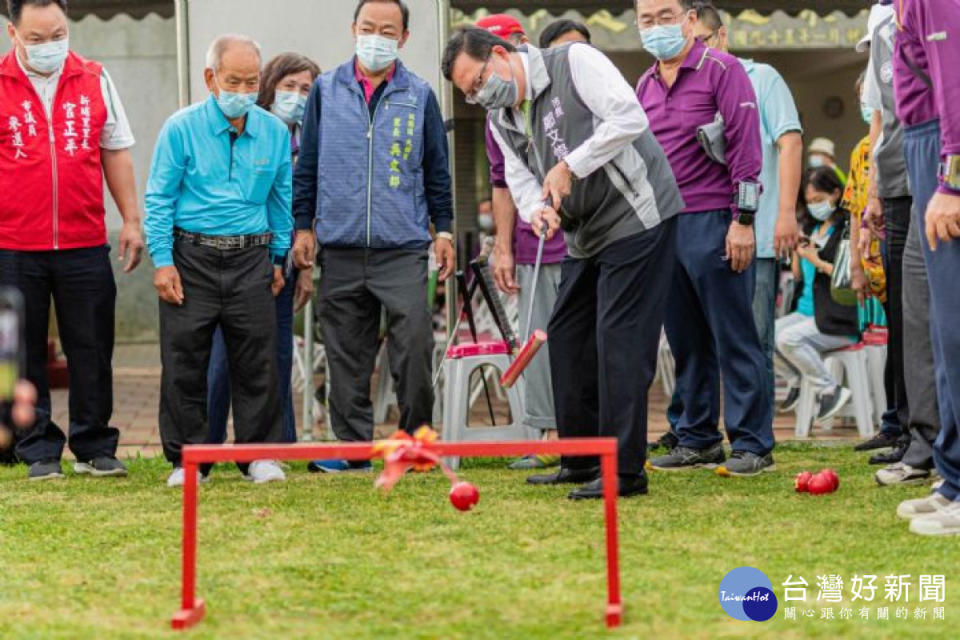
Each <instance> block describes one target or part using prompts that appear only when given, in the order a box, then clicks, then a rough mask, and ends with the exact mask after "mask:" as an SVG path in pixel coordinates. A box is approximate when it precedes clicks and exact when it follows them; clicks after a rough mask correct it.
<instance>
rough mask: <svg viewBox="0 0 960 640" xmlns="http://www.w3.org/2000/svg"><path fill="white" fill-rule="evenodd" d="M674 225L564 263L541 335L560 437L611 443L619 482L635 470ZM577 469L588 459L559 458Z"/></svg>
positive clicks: (640, 458) (642, 447)
mask: <svg viewBox="0 0 960 640" xmlns="http://www.w3.org/2000/svg"><path fill="white" fill-rule="evenodd" d="M675 226H676V224H675V220H668V221H666V222H663V223H661V224H660V225H658V226H656V227H654V228H653V229H649V230H647V231H644V232H642V233H639V234H637V235H634V236H630V237H628V238H624V239H623V240H620V241H618V242H615V243H614V244H612V245H610V246H609V247H607V248H606V249H604V250H603V251H601V252H600V253H599V254H598V255H596V256H594V257H592V258H587V259H582V260H581V259H575V258H567V259H566V260H565V261H564V263H563V267H562V272H561V279H560V290H559V292H558V295H557V303H556V306H555V307H554V309H553V317H552V318H551V319H550V326H549V329H548V333H549V340H550V370H551V378H552V381H553V393H554V405H555V406H556V412H557V428H558V430H559V432H560V437H561V438H583V437H598V436H600V437H615V438H616V439H617V468H618V471H619V473H620V474H621V475H625V476H630V475H633V476H635V475H639V474H640V472H641V471H643V465H644V461H645V457H646V444H647V392H648V391H649V389H650V384H651V383H652V382H653V378H654V375H655V373H656V368H657V347H658V346H659V343H660V327H661V326H662V325H663V317H664V313H665V310H666V303H667V292H668V291H669V289H670V282H671V271H672V269H673V265H674V262H675V257H674V252H675V244H674V232H675V231H674V229H675ZM562 464H563V466H564V467H567V468H570V469H583V468H588V467H591V466H594V465H596V464H597V460H596V459H595V458H581V457H576V458H574V457H571V458H564V459H563V462H562Z"/></svg>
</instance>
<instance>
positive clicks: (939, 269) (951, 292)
mask: <svg viewBox="0 0 960 640" xmlns="http://www.w3.org/2000/svg"><path fill="white" fill-rule="evenodd" d="M894 9H895V10H896V12H897V25H898V33H897V36H896V44H895V47H896V48H895V53H894V87H895V91H896V105H897V115H898V116H899V117H900V121H901V122H902V123H903V126H904V127H905V129H904V153H905V157H906V160H907V171H908V172H909V175H910V187H911V189H912V191H913V204H914V208H913V219H912V221H911V224H913V225H915V226H916V227H917V230H918V231H919V232H921V233H922V236H923V238H924V239H925V242H924V243H923V251H924V259H925V261H926V265H927V276H928V278H929V282H930V331H931V336H932V341H933V356H934V361H935V362H936V371H937V398H938V400H939V404H940V421H941V423H940V434H939V435H938V436H937V440H936V442H935V444H934V461H935V462H936V465H937V470H938V471H939V472H940V475H941V476H942V477H943V482H942V483H941V484H940V486H939V487H938V488H937V489H936V491H935V492H934V493H933V494H932V495H930V496H929V497H927V498H921V499H918V500H907V501H905V502H903V503H901V504H900V505H899V506H898V507H897V515H899V516H900V517H902V518H909V519H910V520H911V522H910V531H912V532H913V533H916V534H920V535H960V331H957V330H956V323H957V318H960V287H958V286H957V281H956V279H957V274H958V273H960V111H958V110H957V109H956V105H957V103H958V100H960V83H958V82H957V74H956V66H955V65H956V61H957V60H958V59H960V0H938V1H937V2H919V1H918V0H898V1H897V2H896V3H894Z"/></svg>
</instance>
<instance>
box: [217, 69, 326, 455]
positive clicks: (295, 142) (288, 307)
mask: <svg viewBox="0 0 960 640" xmlns="http://www.w3.org/2000/svg"><path fill="white" fill-rule="evenodd" d="M318 75H320V67H318V66H317V64H316V63H315V62H313V61H312V60H311V59H309V58H307V57H306V56H302V55H300V54H298V53H281V54H280V55H278V56H276V57H275V58H273V59H272V60H270V61H269V62H268V63H267V65H266V66H265V67H264V68H263V76H262V80H261V82H260V95H259V96H258V98H257V105H258V106H259V107H261V108H263V109H266V110H267V111H269V112H271V113H272V114H273V115H275V116H277V117H278V118H280V119H281V120H283V122H284V123H285V124H286V125H287V127H289V129H290V148H291V150H292V152H293V162H294V164H296V162H297V155H298V154H299V151H300V128H301V123H302V121H303V113H304V109H305V108H306V105H307V96H308V95H309V94H310V88H311V87H312V86H313V83H314V81H315V80H316V79H317V76H318ZM290 215H293V212H291V214H290ZM283 277H284V281H285V282H286V285H285V286H284V287H283V290H282V291H281V292H280V293H279V294H277V362H278V364H279V371H280V397H281V402H282V404H283V438H284V441H286V442H296V441H297V430H296V421H295V420H294V417H293V393H292V390H291V389H290V377H291V374H292V371H293V315H294V312H295V311H299V310H300V309H302V308H303V306H304V305H306V304H307V301H308V300H309V299H310V297H311V296H312V295H313V270H312V269H302V270H300V271H299V272H297V270H296V269H294V268H293V264H292V262H291V260H289V258H288V259H287V263H286V267H285V269H284V274H283ZM229 409H230V375H229V371H228V368H227V352H226V345H225V344H224V341H223V333H222V332H221V331H220V329H219V328H218V329H217V331H216V333H215V334H214V336H213V350H212V352H211V354H210V368H209V369H208V371H207V420H208V423H209V425H210V431H209V433H208V436H207V442H209V443H213V444H221V443H223V442H224V441H226V439H227V413H228V412H229Z"/></svg>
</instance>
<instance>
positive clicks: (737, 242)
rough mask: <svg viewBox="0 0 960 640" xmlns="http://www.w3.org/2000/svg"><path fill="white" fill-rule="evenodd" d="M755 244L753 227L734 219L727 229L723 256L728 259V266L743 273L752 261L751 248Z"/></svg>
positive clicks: (752, 248)
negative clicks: (725, 248) (725, 247)
mask: <svg viewBox="0 0 960 640" xmlns="http://www.w3.org/2000/svg"><path fill="white" fill-rule="evenodd" d="M756 245H757V239H756V237H755V236H754V233H753V227H752V226H748V225H745V224H740V223H739V222H737V221H736V220H734V221H733V222H731V223H730V230H729V231H727V255H726V256H725V258H726V259H727V260H729V261H730V268H731V269H733V270H734V271H736V272H737V273H743V272H744V271H746V270H747V268H748V267H749V266H750V263H751V262H752V261H753V250H754V248H755V247H756Z"/></svg>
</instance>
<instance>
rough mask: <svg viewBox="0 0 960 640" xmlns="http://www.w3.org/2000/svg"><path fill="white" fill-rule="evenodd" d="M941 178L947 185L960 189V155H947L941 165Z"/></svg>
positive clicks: (953, 188) (956, 189) (955, 189)
mask: <svg viewBox="0 0 960 640" xmlns="http://www.w3.org/2000/svg"><path fill="white" fill-rule="evenodd" d="M940 179H941V180H943V184H944V186H945V187H947V188H949V189H952V190H953V191H960V155H953V156H947V159H946V160H945V161H944V162H943V164H941V165H940Z"/></svg>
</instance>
